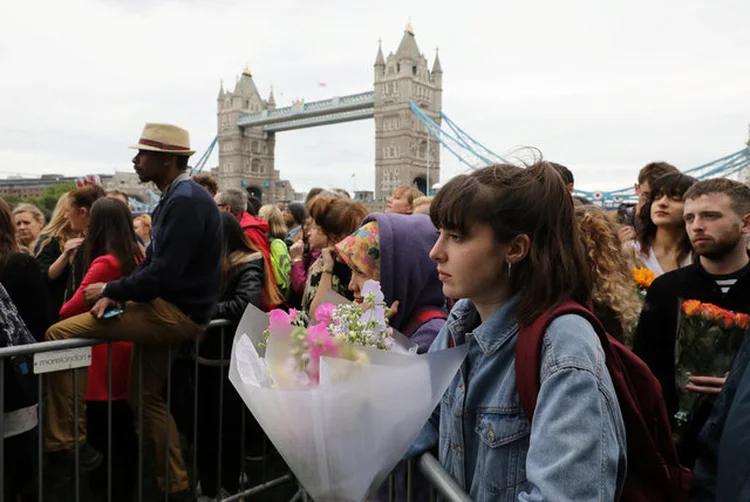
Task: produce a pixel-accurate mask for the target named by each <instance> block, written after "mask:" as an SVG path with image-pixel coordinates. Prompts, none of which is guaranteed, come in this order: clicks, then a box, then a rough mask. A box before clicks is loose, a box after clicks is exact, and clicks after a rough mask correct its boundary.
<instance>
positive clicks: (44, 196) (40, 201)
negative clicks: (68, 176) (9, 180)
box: [3, 183, 76, 213]
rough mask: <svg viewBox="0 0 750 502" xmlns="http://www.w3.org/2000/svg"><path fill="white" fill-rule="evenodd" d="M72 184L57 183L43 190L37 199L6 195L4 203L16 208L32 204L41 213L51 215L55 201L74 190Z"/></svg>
mask: <svg viewBox="0 0 750 502" xmlns="http://www.w3.org/2000/svg"><path fill="white" fill-rule="evenodd" d="M75 187H76V186H75V184H73V183H58V184H55V185H50V186H48V187H47V188H45V189H44V190H42V193H41V194H40V195H39V196H38V197H21V196H20V195H18V194H14V193H12V194H7V195H4V196H3V199H5V202H7V203H8V204H10V205H11V206H16V205H18V204H20V203H28V204H34V205H35V206H36V207H38V208H39V209H41V210H42V211H43V212H46V213H51V212H52V211H54V209H55V205H56V204H57V200H58V199H59V198H60V197H61V196H62V195H63V194H64V193H66V192H69V191H71V190H73V189H75Z"/></svg>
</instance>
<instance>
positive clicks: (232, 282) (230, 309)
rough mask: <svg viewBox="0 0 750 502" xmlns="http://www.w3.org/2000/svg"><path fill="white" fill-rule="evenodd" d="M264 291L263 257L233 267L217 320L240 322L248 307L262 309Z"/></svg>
mask: <svg viewBox="0 0 750 502" xmlns="http://www.w3.org/2000/svg"><path fill="white" fill-rule="evenodd" d="M262 289H263V257H262V256H261V255H260V254H258V257H257V258H255V259H252V260H250V261H247V262H245V263H241V264H239V265H236V266H235V267H233V268H232V269H231V270H230V272H229V277H228V278H227V281H226V284H225V285H224V290H223V293H222V294H221V297H220V298H219V304H218V306H217V309H216V315H215V318H216V319H228V320H230V321H235V322H239V321H240V319H241V318H242V314H244V313H245V309H246V308H247V305H248V304H250V303H252V304H253V305H255V306H256V307H258V308H261V291H262Z"/></svg>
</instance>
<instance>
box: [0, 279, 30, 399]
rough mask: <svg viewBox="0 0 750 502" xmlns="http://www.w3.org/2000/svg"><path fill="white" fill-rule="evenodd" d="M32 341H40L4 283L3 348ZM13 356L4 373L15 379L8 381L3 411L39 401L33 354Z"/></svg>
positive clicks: (0, 310)
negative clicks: (7, 393)
mask: <svg viewBox="0 0 750 502" xmlns="http://www.w3.org/2000/svg"><path fill="white" fill-rule="evenodd" d="M31 343H36V340H35V339H34V337H33V336H31V333H30V332H29V329H28V328H27V327H26V323H24V321H23V319H22V318H21V314H19V313H18V309H17V308H16V305H15V304H14V303H13V300H12V299H11V297H10V295H9V294H8V292H7V291H6V290H5V287H3V285H2V284H0V347H15V346H19V345H28V344H31ZM9 359H10V364H9V365H7V364H6V368H5V372H6V373H5V375H3V376H4V377H8V376H9V377H10V378H11V381H10V382H8V381H6V382H5V385H7V386H8V389H9V390H10V392H9V395H8V396H7V397H6V400H5V409H4V410H0V413H4V412H6V413H7V412H9V411H14V410H18V409H21V408H24V407H27V406H31V405H33V404H36V402H37V386H36V378H35V377H34V374H33V372H32V370H33V367H34V364H33V356H32V355H31V354H21V355H17V356H12V357H10V358H9Z"/></svg>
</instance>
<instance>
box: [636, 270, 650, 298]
mask: <svg viewBox="0 0 750 502" xmlns="http://www.w3.org/2000/svg"><path fill="white" fill-rule="evenodd" d="M633 280H634V281H635V283H636V285H637V287H638V292H639V293H640V294H641V296H642V297H645V296H646V291H647V290H648V288H649V287H651V283H652V282H654V272H653V271H651V270H649V269H647V268H646V267H640V268H634V269H633Z"/></svg>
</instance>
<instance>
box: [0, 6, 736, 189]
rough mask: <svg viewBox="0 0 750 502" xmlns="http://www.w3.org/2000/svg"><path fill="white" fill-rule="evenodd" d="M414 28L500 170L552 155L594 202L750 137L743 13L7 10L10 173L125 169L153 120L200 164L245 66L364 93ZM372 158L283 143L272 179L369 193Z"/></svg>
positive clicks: (1, 153) (265, 81) (0, 35)
mask: <svg viewBox="0 0 750 502" xmlns="http://www.w3.org/2000/svg"><path fill="white" fill-rule="evenodd" d="M409 17H411V20H412V24H413V26H414V29H415V32H416V39H417V43H418V45H419V48H420V50H421V51H422V52H423V53H424V54H425V56H427V57H428V59H429V61H430V64H432V60H433V58H434V54H435V47H437V46H439V47H440V59H441V63H442V66H443V70H444V72H445V73H444V78H443V88H444V92H443V107H444V108H443V110H444V112H445V113H446V114H447V115H448V116H450V117H451V118H452V120H453V121H455V122H456V123H458V124H459V125H461V126H462V128H463V129H464V130H466V131H467V132H469V133H470V134H471V135H472V136H473V137H474V138H476V139H477V140H479V141H481V142H483V143H484V144H486V145H487V146H489V147H490V148H492V149H493V150H495V151H496V152H498V153H501V154H503V153H506V152H508V151H512V150H513V148H515V147H518V146H520V145H530V146H534V147H536V148H539V149H540V150H541V151H542V153H543V155H544V156H545V158H548V159H551V160H555V161H557V162H560V163H563V164H566V165H567V166H569V167H570V168H571V169H572V170H573V172H574V173H575V175H576V181H577V186H579V187H581V188H584V189H611V188H620V187H622V186H625V185H629V184H631V183H632V182H633V180H634V178H635V176H636V174H637V171H638V169H639V168H640V167H641V166H642V165H643V164H645V163H646V162H649V161H652V160H667V161H670V162H672V163H674V164H675V165H677V166H678V167H680V168H685V169H687V168H690V167H694V166H697V165H699V164H702V163H705V162H708V161H711V160H714V159H716V158H718V157H721V156H724V155H726V154H729V153H731V152H734V151H737V150H739V149H741V148H742V147H743V146H744V144H745V142H746V141H747V140H748V122H750V54H749V52H750V30H749V29H748V27H747V26H748V19H750V2H748V1H747V0H735V1H732V0H714V1H710V2H709V1H706V0H671V1H662V2H657V1H656V0H650V1H635V0H630V1H625V0H564V1H562V0H546V1H528V0H525V1H524V0H486V1H468V0H467V1H463V2H458V3H456V2H447V1H442V0H433V1H411V2H410V1H405V0H395V1H391V0H381V1H379V2H362V1H351V0H346V1H345V0H318V1H309V0H308V1H294V2H293V1H287V0H276V1H274V2H271V1H262V2H258V1H251V0H244V1H241V0H236V1H235V0H182V1H177V0H175V1H151V0H65V1H64V2H63V1H59V0H33V1H30V0H25V1H19V0H0V162H1V165H0V171H2V172H0V176H7V175H12V174H27V175H33V174H40V173H51V172H54V173H64V174H88V173H100V172H101V173H111V172H114V171H115V170H121V171H122V170H130V169H131V166H132V165H131V163H130V159H131V158H132V154H133V152H132V151H131V150H127V149H126V148H125V147H126V146H127V145H129V144H132V143H133V142H134V141H136V140H137V139H138V137H139V134H140V131H141V129H142V127H143V123H144V122H146V121H150V122H156V121H159V122H161V121H164V122H173V123H176V124H179V125H182V126H184V127H186V128H187V129H188V130H189V131H190V132H191V137H192V141H193V147H194V149H195V150H197V151H198V154H197V155H196V159H197V156H199V155H200V153H202V152H203V151H205V149H206V148H207V147H208V144H209V143H210V141H211V140H212V139H213V137H214V136H215V135H216V97H217V93H218V90H219V85H220V82H221V80H222V79H223V81H224V85H225V87H227V88H230V89H232V88H233V87H234V83H235V79H236V77H237V75H238V74H239V73H240V72H241V71H242V68H243V67H244V66H245V65H248V66H249V67H250V68H251V70H252V72H253V76H254V80H255V82H256V85H257V86H258V89H259V91H260V92H261V94H262V95H264V96H267V94H268V92H269V90H270V88H271V85H273V87H274V89H275V94H276V101H277V104H278V106H285V105H288V104H290V102H291V101H292V100H293V99H294V98H296V97H302V98H304V99H305V100H306V101H313V100H316V99H323V98H327V97H331V96H336V95H345V94H351V93H355V92H362V91H368V90H371V89H372V82H373V67H372V65H373V63H374V61H375V56H376V53H377V47H378V39H379V38H382V41H383V51H384V52H385V53H386V55H387V54H388V52H391V51H395V50H396V47H397V46H398V43H399V41H400V40H401V37H402V35H403V30H404V25H405V24H406V22H407V20H408V19H409ZM320 83H325V84H326V85H325V86H321V85H320ZM374 150H375V139H374V124H373V122H372V121H371V120H368V121H361V122H353V123H348V124H340V125H335V126H326V127H319V128H314V129H306V130H300V131H290V132H284V133H279V134H278V136H277V141H276V168H277V169H280V170H281V174H282V177H283V178H286V179H290V180H291V181H292V183H293V184H294V186H295V188H297V189H298V190H303V189H308V188H310V187H311V186H313V185H319V184H321V180H323V184H325V185H329V186H342V187H344V188H347V189H352V188H353V185H352V178H351V174H352V173H354V172H356V173H357V176H356V178H355V179H356V183H357V188H358V189H364V188H368V189H372V188H373V186H374ZM442 160H443V162H442V177H443V178H446V177H449V176H451V175H453V174H455V173H457V172H460V171H462V168H461V167H460V165H459V164H458V162H457V161H456V160H455V159H453V158H451V157H450V154H449V153H448V152H446V151H445V150H443V152H442ZM217 162H218V158H217V157H216V156H214V158H213V159H212V162H211V165H212V166H215V165H216V163H217Z"/></svg>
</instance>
